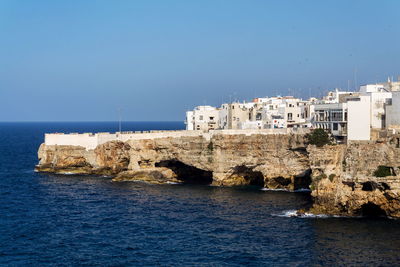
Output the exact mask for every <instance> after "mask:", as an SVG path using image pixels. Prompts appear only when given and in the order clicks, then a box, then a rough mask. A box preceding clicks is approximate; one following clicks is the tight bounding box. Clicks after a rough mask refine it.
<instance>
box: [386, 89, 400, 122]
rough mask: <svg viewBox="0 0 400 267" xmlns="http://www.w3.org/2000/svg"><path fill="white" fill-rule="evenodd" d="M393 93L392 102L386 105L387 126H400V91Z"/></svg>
mask: <svg viewBox="0 0 400 267" xmlns="http://www.w3.org/2000/svg"><path fill="white" fill-rule="evenodd" d="M392 94H393V95H392V101H391V102H392V103H391V104H390V105H387V106H386V127H387V128H400V91H399V92H392Z"/></svg>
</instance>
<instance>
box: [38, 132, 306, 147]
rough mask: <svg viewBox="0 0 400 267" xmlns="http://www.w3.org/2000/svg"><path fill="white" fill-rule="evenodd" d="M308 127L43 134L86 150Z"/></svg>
mask: <svg viewBox="0 0 400 267" xmlns="http://www.w3.org/2000/svg"><path fill="white" fill-rule="evenodd" d="M307 132H308V129H304V128H287V129H245V130H212V131H209V132H203V131H196V130H194V131H187V130H180V131H142V132H117V133H108V132H104V133H68V134H64V133H49V134H45V141H44V143H45V144H46V145H47V146H55V145H58V146H81V147H84V148H85V149H86V150H92V149H95V148H96V147H97V146H98V145H101V144H104V143H107V142H110V141H121V142H127V141H129V140H146V139H149V140H154V139H158V138H180V137H203V138H205V139H206V140H210V139H211V138H212V136H214V135H246V136H250V135H255V134H259V135H280V134H305V133H307Z"/></svg>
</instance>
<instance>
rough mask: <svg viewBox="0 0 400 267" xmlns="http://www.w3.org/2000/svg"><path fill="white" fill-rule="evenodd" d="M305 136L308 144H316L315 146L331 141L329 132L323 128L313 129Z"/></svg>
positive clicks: (321, 145)
mask: <svg viewBox="0 0 400 267" xmlns="http://www.w3.org/2000/svg"><path fill="white" fill-rule="evenodd" d="M306 138H307V141H308V143H309V144H311V145H316V146H317V147H323V146H324V145H330V144H331V143H332V140H331V137H330V136H329V133H328V132H327V131H325V130H324V129H315V130H313V131H312V132H311V133H309V134H307V135H306Z"/></svg>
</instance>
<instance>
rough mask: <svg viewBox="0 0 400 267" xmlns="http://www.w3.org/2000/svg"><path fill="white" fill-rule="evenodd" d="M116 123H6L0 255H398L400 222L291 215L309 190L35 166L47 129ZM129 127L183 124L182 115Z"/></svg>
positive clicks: (341, 259)
mask: <svg viewBox="0 0 400 267" xmlns="http://www.w3.org/2000/svg"><path fill="white" fill-rule="evenodd" d="M117 127H118V125H117V123H110V122H104V123H0V212H1V213H0V216H1V217H0V264H1V265H12V266H37V265H40V266H42V265H57V266H80V265H87V266H93V265H103V266H128V265H130V266H141V265H146V266H154V265H161V266H241V265H249V266H261V265H291V266H309V265H324V266H331V265H361V266H365V265H380V266H393V265H399V264H400V221H399V220H389V219H387V220H386V219H350V218H312V217H310V218H296V217H288V216H285V215H286V214H289V213H290V211H291V210H294V209H297V208H301V207H304V206H306V205H307V204H308V203H309V196H308V195H307V194H304V193H289V192H271V191H261V190H260V189H259V188H218V187H211V186H195V185H193V186H191V185H148V184H144V183H134V182H126V183H113V182H111V181H110V180H109V179H107V178H99V177H91V176H60V175H46V174H38V173H34V172H33V167H34V165H35V164H37V156H36V153H37V149H38V147H39V145H40V143H41V142H43V134H44V133H45V132H87V131H115V130H117ZM123 127H124V129H125V130H150V129H182V128H183V127H184V125H183V124H182V123H179V122H162V123H156V122H151V123H145V122H132V123H124V124H123Z"/></svg>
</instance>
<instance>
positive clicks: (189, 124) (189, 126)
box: [185, 111, 194, 131]
mask: <svg viewBox="0 0 400 267" xmlns="http://www.w3.org/2000/svg"><path fill="white" fill-rule="evenodd" d="M185 124H186V130H188V131H193V130H194V112H193V111H186V120H185Z"/></svg>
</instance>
